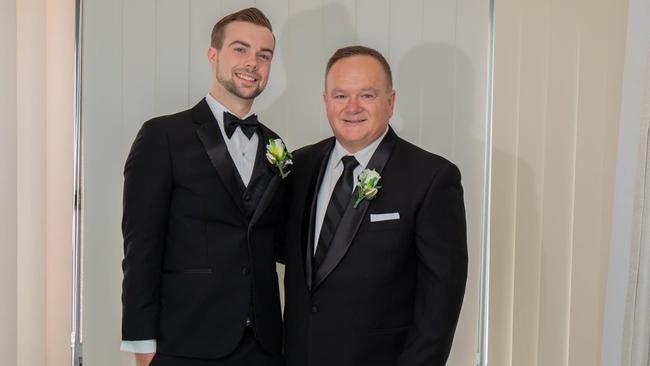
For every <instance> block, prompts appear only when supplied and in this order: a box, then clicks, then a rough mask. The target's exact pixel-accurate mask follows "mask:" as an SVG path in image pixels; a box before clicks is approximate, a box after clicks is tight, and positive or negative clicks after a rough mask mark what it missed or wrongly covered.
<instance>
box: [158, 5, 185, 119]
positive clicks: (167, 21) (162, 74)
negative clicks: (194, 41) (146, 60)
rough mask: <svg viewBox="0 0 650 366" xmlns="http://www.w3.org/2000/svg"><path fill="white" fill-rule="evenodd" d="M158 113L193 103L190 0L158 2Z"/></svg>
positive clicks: (176, 110)
mask: <svg viewBox="0 0 650 366" xmlns="http://www.w3.org/2000/svg"><path fill="white" fill-rule="evenodd" d="M156 4H157V7H156V53H155V62H156V89H155V91H156V94H155V95H156V97H155V107H156V114H158V115H161V114H171V113H176V112H178V111H181V110H183V109H186V108H187V107H188V105H189V57H190V54H189V50H190V48H189V43H188V40H189V33H190V32H189V30H190V24H189V22H190V1H189V0H157V2H156Z"/></svg>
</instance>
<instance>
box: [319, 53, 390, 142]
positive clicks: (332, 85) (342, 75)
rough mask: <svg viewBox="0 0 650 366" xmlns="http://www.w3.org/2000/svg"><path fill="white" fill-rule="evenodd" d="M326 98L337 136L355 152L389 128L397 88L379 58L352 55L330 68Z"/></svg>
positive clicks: (324, 96) (328, 116) (333, 129)
mask: <svg viewBox="0 0 650 366" xmlns="http://www.w3.org/2000/svg"><path fill="white" fill-rule="evenodd" d="M323 100H324V101H325V108H326V109H327V119H328V120H329V123H330V126H331V127H332V132H334V136H336V139H337V140H338V141H339V142H340V143H341V145H343V147H344V148H345V149H346V150H348V152H350V153H355V152H357V151H359V150H361V149H363V148H364V147H366V146H368V145H370V144H371V143H372V142H373V141H375V140H376V139H377V138H379V137H380V136H381V134H382V133H383V132H384V131H385V130H386V126H387V125H388V120H389V119H390V117H391V116H392V115H393V106H394V104H395V91H394V90H392V88H391V87H390V85H389V82H388V77H387V76H386V73H385V72H384V69H383V67H382V66H381V64H380V63H379V61H377V60H375V59H374V58H373V57H371V56H366V55H361V56H352V57H346V58H343V59H340V60H338V61H337V62H336V63H334V65H332V67H331V68H330V70H329V72H328V73H327V76H326V81H325V93H324V94H323Z"/></svg>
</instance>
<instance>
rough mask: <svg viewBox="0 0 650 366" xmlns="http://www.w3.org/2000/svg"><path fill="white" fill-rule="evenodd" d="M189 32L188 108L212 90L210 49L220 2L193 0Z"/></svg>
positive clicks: (190, 3)
mask: <svg viewBox="0 0 650 366" xmlns="http://www.w3.org/2000/svg"><path fill="white" fill-rule="evenodd" d="M189 5H190V31H189V39H188V40H189V54H188V55H187V56H188V57H189V73H190V75H189V86H188V87H189V99H188V107H190V106H193V105H194V104H196V103H197V102H198V101H199V100H201V98H203V97H205V95H206V94H207V91H208V90H210V82H211V80H210V79H211V78H212V76H211V72H210V64H208V61H207V59H208V47H209V46H210V35H211V34H212V27H213V26H214V23H215V22H216V21H217V20H219V17H220V15H219V12H220V5H221V4H220V1H214V0H191V1H190V2H189Z"/></svg>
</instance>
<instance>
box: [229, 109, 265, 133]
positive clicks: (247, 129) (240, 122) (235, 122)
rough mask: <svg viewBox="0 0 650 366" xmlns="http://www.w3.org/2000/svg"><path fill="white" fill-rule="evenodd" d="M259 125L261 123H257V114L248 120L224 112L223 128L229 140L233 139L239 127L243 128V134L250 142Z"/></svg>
mask: <svg viewBox="0 0 650 366" xmlns="http://www.w3.org/2000/svg"><path fill="white" fill-rule="evenodd" d="M259 125H260V123H259V122H258V121H257V115H255V114H252V115H250V116H248V118H246V119H239V118H238V117H237V116H235V115H232V114H230V113H228V112H223V127H224V130H226V136H228V138H231V137H232V134H233V133H235V129H236V128H237V127H239V128H241V132H243V133H244V135H246V137H248V139H249V140H250V138H251V137H253V134H254V133H255V130H257V127H259Z"/></svg>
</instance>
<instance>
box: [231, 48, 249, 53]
mask: <svg viewBox="0 0 650 366" xmlns="http://www.w3.org/2000/svg"><path fill="white" fill-rule="evenodd" d="M234 50H235V52H237V53H244V52H245V51H246V50H245V49H244V47H235V48H234Z"/></svg>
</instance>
